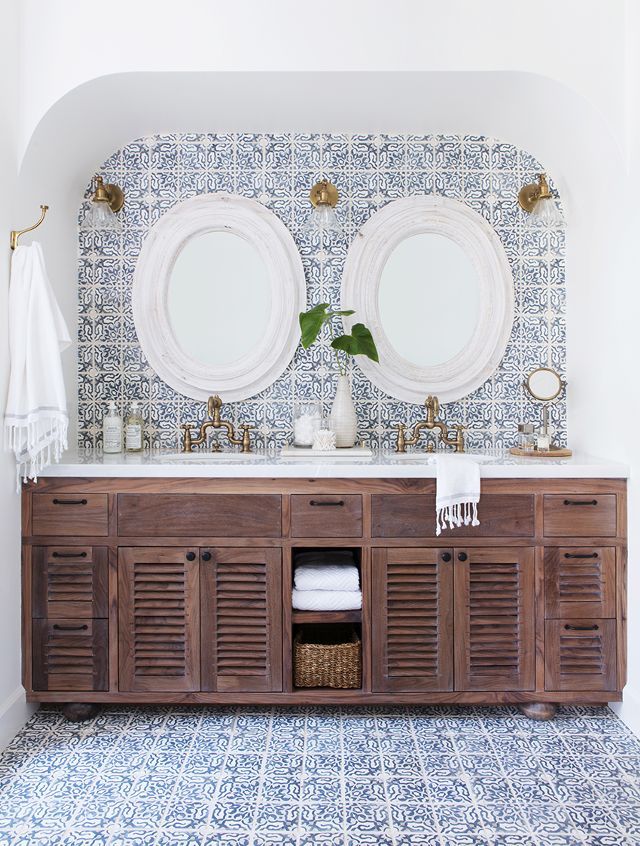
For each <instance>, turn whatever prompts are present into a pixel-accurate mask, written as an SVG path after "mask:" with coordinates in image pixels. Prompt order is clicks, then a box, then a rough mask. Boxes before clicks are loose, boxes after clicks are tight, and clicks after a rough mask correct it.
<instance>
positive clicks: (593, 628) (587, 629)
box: [565, 623, 600, 632]
mask: <svg viewBox="0 0 640 846" xmlns="http://www.w3.org/2000/svg"><path fill="white" fill-rule="evenodd" d="M599 628H600V627H599V626H598V625H597V624H596V623H594V624H593V625H592V626H572V625H570V623H567V624H566V625H565V629H567V631H572V632H597V631H598V629H599Z"/></svg>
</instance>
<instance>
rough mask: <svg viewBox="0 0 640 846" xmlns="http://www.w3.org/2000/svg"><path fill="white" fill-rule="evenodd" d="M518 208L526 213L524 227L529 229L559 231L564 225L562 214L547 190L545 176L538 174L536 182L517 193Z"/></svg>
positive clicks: (547, 184) (547, 185)
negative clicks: (542, 228)
mask: <svg viewBox="0 0 640 846" xmlns="http://www.w3.org/2000/svg"><path fill="white" fill-rule="evenodd" d="M518 202H519V203H520V208H521V209H522V210H523V211H525V212H527V213H528V217H527V222H526V224H525V226H526V227H527V228H529V229H536V228H539V227H544V228H547V229H560V228H562V226H563V225H564V220H563V217H562V212H561V211H560V209H559V207H558V203H557V202H556V199H555V197H554V196H553V194H552V193H551V191H550V190H549V183H548V182H547V175H546V174H545V173H540V174H538V181H537V182H532V183H531V184H530V185H525V186H524V188H521V189H520V191H519V193H518Z"/></svg>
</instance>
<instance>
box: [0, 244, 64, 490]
mask: <svg viewBox="0 0 640 846" xmlns="http://www.w3.org/2000/svg"><path fill="white" fill-rule="evenodd" d="M70 343H71V338H70V337H69V331H68V329H67V326H66V324H65V322H64V318H63V316H62V312H61V311H60V308H59V306H58V303H57V302H56V299H55V296H54V294H53V290H52V288H51V285H50V284H49V279H48V278H47V271H46V268H45V264H44V257H43V255H42V248H41V247H40V244H38V243H37V242H34V243H32V244H31V245H29V246H24V247H17V248H16V250H15V252H14V254H13V258H12V262H11V283H10V288H9V354H10V357H11V373H10V376H9V390H8V395H7V407H6V411H5V416H4V427H5V446H6V448H8V449H12V450H13V451H14V453H15V456H16V464H17V469H18V484H19V483H20V477H23V478H24V479H27V478H30V479H36V478H37V477H38V474H39V473H40V471H41V470H42V469H43V467H46V465H47V464H50V463H51V461H52V460H55V461H58V460H59V459H60V455H61V454H62V452H63V450H65V449H66V448H67V427H68V422H69V417H68V414H67V398H66V394H65V390H64V380H63V378H62V362H61V361H60V351H61V350H63V349H64V348H65V347H67V346H69V344H70Z"/></svg>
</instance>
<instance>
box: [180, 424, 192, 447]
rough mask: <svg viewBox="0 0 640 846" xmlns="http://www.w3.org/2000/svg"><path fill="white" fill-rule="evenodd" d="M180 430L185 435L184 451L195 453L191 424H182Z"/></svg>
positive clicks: (183, 441) (183, 440)
mask: <svg viewBox="0 0 640 846" xmlns="http://www.w3.org/2000/svg"><path fill="white" fill-rule="evenodd" d="M180 428H181V429H182V430H183V433H184V434H183V435H182V451H183V452H193V446H192V444H191V423H182V425H181V426H180Z"/></svg>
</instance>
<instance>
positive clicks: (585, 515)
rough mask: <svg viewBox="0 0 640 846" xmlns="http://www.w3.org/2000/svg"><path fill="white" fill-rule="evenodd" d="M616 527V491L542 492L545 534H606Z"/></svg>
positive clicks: (590, 535)
mask: <svg viewBox="0 0 640 846" xmlns="http://www.w3.org/2000/svg"><path fill="white" fill-rule="evenodd" d="M616 530H617V520H616V495H615V494H545V497H544V533H545V535H547V536H549V537H581V536H585V537H596V538H599V537H604V538H608V537H615V535H616Z"/></svg>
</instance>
